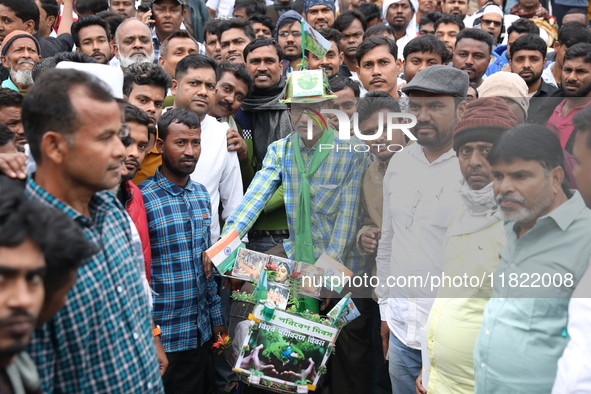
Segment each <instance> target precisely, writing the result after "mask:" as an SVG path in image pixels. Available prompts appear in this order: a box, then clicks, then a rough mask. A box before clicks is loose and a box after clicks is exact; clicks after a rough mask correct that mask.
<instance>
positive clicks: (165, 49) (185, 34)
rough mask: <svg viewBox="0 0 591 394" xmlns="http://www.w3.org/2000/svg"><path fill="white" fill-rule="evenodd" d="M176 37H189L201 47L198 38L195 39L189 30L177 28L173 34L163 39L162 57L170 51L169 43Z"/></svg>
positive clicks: (161, 46)
mask: <svg viewBox="0 0 591 394" xmlns="http://www.w3.org/2000/svg"><path fill="white" fill-rule="evenodd" d="M174 38H188V39H190V40H191V41H193V42H194V43H195V45H196V46H197V48H199V44H197V40H195V38H194V37H193V36H192V35H190V34H189V32H188V31H186V30H175V31H173V32H172V34H171V35H170V36H168V38H166V39H165V40H164V41H162V44H161V45H160V57H166V53H167V52H168V45H169V43H170V41H171V40H172V39H174Z"/></svg>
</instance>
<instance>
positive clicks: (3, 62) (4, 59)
mask: <svg viewBox="0 0 591 394" xmlns="http://www.w3.org/2000/svg"><path fill="white" fill-rule="evenodd" d="M0 62H2V65H3V66H4V68H7V69H10V64H8V59H7V58H6V56H4V55H3V56H0Z"/></svg>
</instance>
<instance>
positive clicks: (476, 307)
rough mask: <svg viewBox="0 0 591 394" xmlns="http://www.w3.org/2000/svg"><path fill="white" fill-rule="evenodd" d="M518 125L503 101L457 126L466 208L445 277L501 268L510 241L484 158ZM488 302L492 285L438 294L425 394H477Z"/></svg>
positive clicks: (454, 232)
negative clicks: (477, 351) (476, 355)
mask: <svg viewBox="0 0 591 394" xmlns="http://www.w3.org/2000/svg"><path fill="white" fill-rule="evenodd" d="M516 124H517V118H516V117H515V116H514V115H513V113H512V112H511V110H510V109H509V107H508V106H507V104H505V101H504V100H503V99H501V98H498V97H495V98H492V97H489V98H481V99H477V100H474V101H472V102H471V103H470V104H468V105H467V106H466V112H464V115H463V117H462V120H461V121H460V122H459V123H458V124H457V125H456V128H455V130H454V150H455V151H456V155H457V156H458V160H459V162H460V170H461V171H462V176H463V180H462V186H461V187H460V196H461V197H462V201H463V204H461V205H460V206H459V207H458V209H457V210H456V211H455V212H454V213H453V215H452V219H451V221H450V227H449V228H448V232H447V234H446V238H445V246H444V249H443V260H444V261H443V270H444V272H445V274H446V275H450V276H451V275H456V276H463V275H464V274H468V275H470V276H472V275H476V276H478V277H482V276H483V275H485V276H486V275H490V274H491V273H493V272H494V271H495V269H496V267H497V265H498V263H499V257H498V256H499V251H500V250H501V248H502V247H503V246H504V245H505V242H506V238H505V231H504V230H503V221H502V220H501V218H500V217H499V216H498V215H496V212H497V211H498V205H497V203H496V202H495V195H494V193H493V176H492V173H491V167H490V164H488V161H487V160H486V157H487V155H488V152H489V151H490V149H491V148H492V146H493V144H494V143H495V142H496V141H497V140H498V139H499V138H500V136H501V134H502V133H503V132H504V131H506V130H508V129H510V128H511V127H513V126H515V125H516ZM475 245H478V247H475ZM484 288H488V289H489V291H488V293H487V292H486V290H485V289H484ZM490 296H491V293H490V280H488V282H487V283H486V284H485V285H484V286H481V287H479V288H466V289H461V290H457V289H453V288H450V287H445V288H442V289H440V290H439V292H438V294H437V299H436V300H435V302H434V304H433V307H432V308H431V312H430V313H429V320H428V322H427V326H426V332H427V349H429V360H430V364H431V373H430V374H429V384H428V390H427V392H433V393H439V392H454V393H458V394H468V393H474V368H473V365H474V361H473V359H472V353H473V352H474V343H475V342H476V337H477V336H478V332H479V331H480V325H481V324H482V314H483V313H484V307H485V305H486V303H487V302H488V299H489V298H490ZM417 387H418V388H419V391H421V392H425V391H424V389H425V388H427V387H422V382H421V379H420V378H419V379H417Z"/></svg>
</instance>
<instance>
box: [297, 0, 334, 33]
mask: <svg viewBox="0 0 591 394" xmlns="http://www.w3.org/2000/svg"><path fill="white" fill-rule="evenodd" d="M335 13H336V11H335V4H334V1H333V0H304V15H305V17H306V21H307V22H308V23H309V24H310V26H312V27H313V28H314V29H316V30H318V29H322V28H324V27H332V25H333V24H334V18H335Z"/></svg>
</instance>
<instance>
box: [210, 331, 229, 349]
mask: <svg viewBox="0 0 591 394" xmlns="http://www.w3.org/2000/svg"><path fill="white" fill-rule="evenodd" d="M211 333H212V343H215V342H217V340H218V339H219V338H221V336H222V334H228V331H227V330H226V326H213V327H212V328H211ZM211 350H212V352H213V353H214V354H216V355H218V356H219V355H220V354H222V353H224V349H218V348H214V347H212V348H211Z"/></svg>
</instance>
